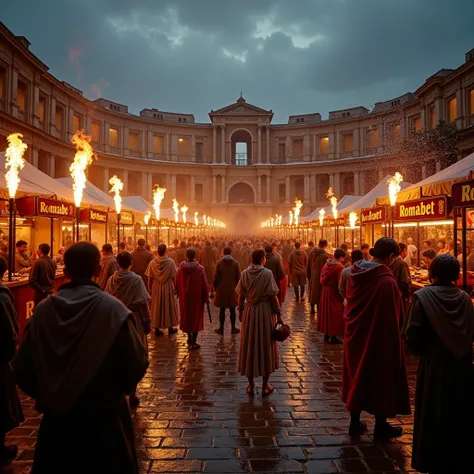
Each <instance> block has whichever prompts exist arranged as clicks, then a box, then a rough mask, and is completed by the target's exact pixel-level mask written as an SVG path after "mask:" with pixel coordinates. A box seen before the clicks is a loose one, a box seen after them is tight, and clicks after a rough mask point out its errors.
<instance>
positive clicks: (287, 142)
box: [285, 137, 293, 163]
mask: <svg viewBox="0 0 474 474" xmlns="http://www.w3.org/2000/svg"><path fill="white" fill-rule="evenodd" d="M291 145H292V144H291V137H286V139H285V155H286V156H285V162H286V163H288V162H290V161H291V159H292V157H293V147H292V146H291Z"/></svg>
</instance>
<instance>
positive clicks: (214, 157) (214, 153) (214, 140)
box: [212, 124, 217, 163]
mask: <svg viewBox="0 0 474 474" xmlns="http://www.w3.org/2000/svg"><path fill="white" fill-rule="evenodd" d="M212 162H213V163H217V125H215V124H212Z"/></svg>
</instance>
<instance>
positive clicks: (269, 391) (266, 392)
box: [262, 384, 275, 397]
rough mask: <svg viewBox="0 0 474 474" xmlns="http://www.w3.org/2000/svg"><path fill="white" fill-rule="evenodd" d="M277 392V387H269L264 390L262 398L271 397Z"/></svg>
mask: <svg viewBox="0 0 474 474" xmlns="http://www.w3.org/2000/svg"><path fill="white" fill-rule="evenodd" d="M274 391H275V387H274V386H273V385H271V384H270V385H267V386H266V387H265V388H264V389H263V390H262V397H268V395H271V394H272V393H273V392H274Z"/></svg>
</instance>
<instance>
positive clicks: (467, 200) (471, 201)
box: [453, 181, 474, 207]
mask: <svg viewBox="0 0 474 474" xmlns="http://www.w3.org/2000/svg"><path fill="white" fill-rule="evenodd" d="M453 204H454V207H474V181H466V182H464V183H456V184H454V185H453Z"/></svg>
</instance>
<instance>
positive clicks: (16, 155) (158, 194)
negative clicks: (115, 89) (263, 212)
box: [5, 130, 226, 228]
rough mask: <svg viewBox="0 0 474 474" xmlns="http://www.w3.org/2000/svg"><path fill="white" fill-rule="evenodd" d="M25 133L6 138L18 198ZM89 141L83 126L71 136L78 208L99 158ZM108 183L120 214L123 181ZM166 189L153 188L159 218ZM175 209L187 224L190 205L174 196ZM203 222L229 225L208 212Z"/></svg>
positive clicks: (11, 187) (11, 186)
mask: <svg viewBox="0 0 474 474" xmlns="http://www.w3.org/2000/svg"><path fill="white" fill-rule="evenodd" d="M22 137H23V135H22V134H21V133H13V134H11V135H9V136H8V138H7V141H8V148H7V150H6V153H5V156H6V160H5V168H6V169H7V172H6V174H5V179H6V182H7V188H8V193H9V196H10V199H15V196H16V193H17V190H18V185H19V184H20V175H19V173H20V170H21V169H23V167H24V166H25V160H24V159H23V155H24V153H25V151H26V149H27V148H28V145H27V144H26V143H24V142H23V141H22V140H21V139H22ZM90 141H91V137H90V136H88V135H86V134H85V132H84V130H78V131H77V132H76V133H75V134H74V136H73V137H72V139H71V142H72V143H73V144H74V145H76V154H75V156H74V161H73V163H72V164H71V167H70V168H69V172H70V173H71V177H72V179H73V191H74V203H75V205H76V208H77V209H79V208H80V206H81V203H82V196H83V193H84V189H85V187H86V183H87V175H86V171H87V168H88V167H89V166H90V165H91V164H92V163H93V162H94V160H96V159H97V157H96V155H95V154H94V150H93V149H92V146H91V144H90ZM109 184H110V186H111V188H110V193H112V194H113V195H114V202H115V211H116V212H117V215H120V213H121V212H122V196H121V194H120V193H121V192H122V191H123V188H124V184H123V182H122V181H121V180H120V178H118V177H117V176H112V178H110V179H109ZM165 193H166V188H161V187H160V186H159V185H156V186H155V188H154V190H153V208H154V210H155V217H156V220H157V221H159V220H160V210H161V203H162V201H163V199H164V197H165ZM173 211H174V219H175V222H176V223H178V222H179V213H180V211H181V214H182V222H183V223H184V224H186V222H187V215H186V213H187V211H188V207H187V206H186V205H183V206H182V207H181V208H180V207H179V203H178V201H177V200H176V199H173ZM150 218H151V212H148V213H147V214H146V215H145V218H144V222H145V225H148V223H149V221H150ZM194 224H195V225H196V226H198V225H199V224H200V222H199V215H198V213H197V212H195V213H194ZM202 224H203V225H204V226H207V227H220V228H225V227H226V225H225V224H224V223H223V222H222V221H219V220H217V219H214V218H212V217H211V216H206V215H204V216H203V217H202Z"/></svg>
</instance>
